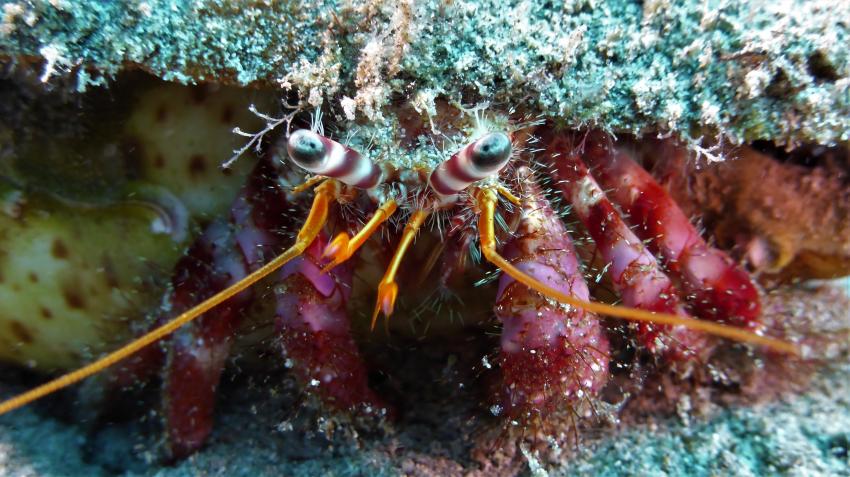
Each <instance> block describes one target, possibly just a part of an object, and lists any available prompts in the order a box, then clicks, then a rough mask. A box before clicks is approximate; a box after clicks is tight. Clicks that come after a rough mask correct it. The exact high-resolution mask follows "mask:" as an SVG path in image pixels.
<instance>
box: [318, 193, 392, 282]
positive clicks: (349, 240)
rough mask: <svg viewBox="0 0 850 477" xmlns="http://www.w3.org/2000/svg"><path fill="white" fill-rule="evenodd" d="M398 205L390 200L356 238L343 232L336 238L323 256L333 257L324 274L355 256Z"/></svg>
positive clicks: (379, 209) (376, 212)
mask: <svg viewBox="0 0 850 477" xmlns="http://www.w3.org/2000/svg"><path fill="white" fill-rule="evenodd" d="M397 208H398V205H397V204H396V201H395V200H393V199H390V200H388V201H386V202H384V203H383V204H381V207H379V208H378V210H376V211H375V213H374V214H373V215H372V217H371V218H370V219H369V221H368V222H366V225H364V226H363V228H362V229H361V230H360V231H359V232H357V233H356V234H355V235H354V237H349V236H348V234H347V233H345V232H341V233H340V234H339V235H337V236H336V238H334V239H333V241H332V242H331V243H329V244H328V246H327V247H325V251H324V253H323V254H322V256H323V257H330V256H333V260H332V261H331V263H329V264H327V265H326V266H325V267H324V268H322V273H327V272H328V271H329V270H330V269H332V268H334V267H335V266H337V265H339V264H340V263H342V262H344V261H346V260H348V259H349V258H351V256H352V255H354V252H356V251H357V250H358V249H359V248H360V247H361V246H363V244H364V243H366V240H368V239H369V237H371V236H372V234H374V233H375V231H377V230H378V227H380V226H381V224H383V223H384V222H386V221H387V220H388V219H389V218H390V217H391V216H392V215H393V214H394V213H395V211H396V209H397Z"/></svg>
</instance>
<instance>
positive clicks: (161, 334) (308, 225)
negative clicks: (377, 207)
mask: <svg viewBox="0 0 850 477" xmlns="http://www.w3.org/2000/svg"><path fill="white" fill-rule="evenodd" d="M339 188H340V187H339V183H338V182H336V181H333V180H328V181H325V182H323V183H322V184H320V185H319V186H318V187H316V196H315V198H314V199H313V205H312V207H311V209H310V214H309V215H308V216H307V220H306V221H305V222H304V226H303V227H302V228H301V231H300V232H298V237H297V238H296V240H295V243H294V244H293V245H292V247H290V248H289V249H288V250H286V251H285V252H283V253H282V254H280V255H278V256H277V257H276V258H275V259H274V260H272V261H271V262H269V263H267V264H266V265H264V266H262V267H261V268H258V269H257V270H256V271H254V272H252V273H251V274H250V275H247V276H246V277H245V278H243V279H242V280H240V281H238V282H236V283H234V284H233V285H231V286H230V287H228V288H225V289H224V290H222V291H220V292H218V293H216V294H215V295H213V296H211V297H210V298H208V299H206V300H204V301H203V302H201V303H199V304H198V305H195V306H194V307H193V308H191V309H189V310H187V311H185V312H184V313H181V314H180V315H178V316H177V317H176V318H174V319H172V320H171V321H169V322H167V323H165V324H164V325H162V326H160V327H158V328H155V329H153V330H151V331H150V332H148V333H146V334H144V335H142V336H140V337H139V338H137V339H135V340H133V341H131V342H130V343H128V344H126V345H124V346H122V347H121V348H119V349H117V350H116V351H113V352H112V353H109V354H107V355H106V356H104V357H102V358H100V359H98V360H97V361H95V362H93V363H90V364H88V365H86V366H83V367H82V368H80V369H77V370H75V371H72V372H70V373H67V374H63V375H62V376H59V377H58V378H56V379H54V380H52V381H49V382H47V383H45V384H42V385H41V386H38V387H36V388H34V389H31V390H29V391H27V392H24V393H22V394H19V395H17V396H15V397H13V398H11V399H8V400H6V401H3V402H2V403H0V415H2V414H5V413H7V412H10V411H14V410H15V409H18V408H19V407H22V406H25V405H27V404H29V403H31V402H33V401H35V400H37V399H40V398H42V397H44V396H47V395H49V394H53V393H54V392H56V391H59V390H60V389H63V388H66V387H68V386H70V385H72V384H75V383H77V382H79V381H82V380H83V379H86V378H88V377H89V376H92V375H94V374H97V373H99V372H100V371H102V370H103V369H105V368H108V367H110V366H112V365H114V364H116V363H118V362H120V361H122V360H124V359H126V358H128V357H129V356H132V355H133V354H134V353H136V352H137V351H139V350H141V349H142V348H144V347H146V346H149V345H151V344H153V343H156V342H157V341H159V340H161V339H162V338H165V337H166V336H168V335H170V334H171V333H173V332H174V331H175V330H177V329H178V328H180V327H181V326H183V325H185V324H186V323H189V322H190V321H192V320H194V319H196V318H198V317H199V316H201V315H203V314H204V313H206V312H208V311H210V310H211V309H213V308H215V307H216V306H218V305H219V304H221V303H223V302H225V301H227V300H228V299H230V298H232V297H233V296H235V295H237V294H239V293H240V292H242V291H244V290H245V289H247V288H248V287H250V286H251V285H253V284H255V283H257V282H258V281H260V280H262V279H263V278H265V277H266V276H268V275H269V274H271V273H272V272H274V271H275V270H277V269H279V268H280V267H282V266H284V265H285V264H286V263H287V262H289V261H290V260H292V259H293V258H296V257H298V256H299V255H301V254H302V253H303V252H304V250H306V249H307V247H308V246H309V245H310V244H311V243H312V242H313V240H314V239H315V238H316V236H318V235H319V233H320V232H321V230H322V228H323V227H324V226H325V222H327V218H328V208H329V206H330V204H331V203H332V202H333V201H334V200H336V198H337V196H338V195H339Z"/></svg>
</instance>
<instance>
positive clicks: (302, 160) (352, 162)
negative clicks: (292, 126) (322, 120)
mask: <svg viewBox="0 0 850 477" xmlns="http://www.w3.org/2000/svg"><path fill="white" fill-rule="evenodd" d="M286 149H287V151H288V152H289V158H290V159H291V160H292V162H294V163H295V164H296V165H297V166H299V167H301V168H303V169H306V170H307V171H309V172H312V173H314V174H318V175H322V176H327V177H332V178H334V179H337V180H339V181H340V182H343V183H345V184H348V185H350V186H352V187H356V188H358V189H372V188H374V187H376V186H377V185H378V184H380V183H381V181H382V180H383V171H382V170H381V168H380V167H378V165H377V164H375V163H373V162H372V161H370V160H369V159H367V158H365V157H363V156H361V155H360V154H359V153H358V152H357V151H355V150H354V149H351V148H350V147H347V146H344V145H342V144H340V143H338V142H336V141H334V140H332V139H328V138H326V137H325V136H322V135H320V134H317V133H315V132H313V131H310V130H308V129H299V130H298V131H295V132H294V133H292V135H290V136H289V140H288V141H287V143H286Z"/></svg>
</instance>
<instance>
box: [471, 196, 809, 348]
mask: <svg viewBox="0 0 850 477" xmlns="http://www.w3.org/2000/svg"><path fill="white" fill-rule="evenodd" d="M497 194H498V192H497V190H496V189H494V188H482V189H480V190H479V191H478V192H477V193H476V195H475V198H476V202H477V205H478V208H479V210H480V211H481V216H480V218H479V220H478V233H479V235H480V237H481V253H483V254H484V257H485V258H487V260H488V261H490V263H492V264H493V265H495V266H497V267H499V269H500V270H502V271H503V272H505V273H507V274H508V275H510V276H511V277H512V278H513V279H515V280H516V281H518V282H520V283H522V284H524V285H526V286H527V287H529V288H531V289H533V290H535V291H537V292H539V293H541V294H543V295H545V296H547V297H549V298H551V299H553V300H557V301H559V302H561V303H566V304H568V305H571V306H575V307H578V308H583V309H585V310H587V311H590V312H593V313H598V314H600V315H607V316H612V317H616V318H621V319H624V320H630V321H643V322H649V323H655V324H659V325H670V326H684V327H687V328H690V329H693V330H697V331H702V332H704V333H709V334H712V335H715V336H720V337H723V338H728V339H730V340H733V341H738V342H742V343H751V344H756V345H761V346H766V347H768V348H771V349H774V350H776V351H779V352H782V353H788V354H792V355H796V356H800V350H799V349H798V348H797V346H795V345H794V344H792V343H788V342H786V341H782V340H779V339H776V338H770V337H768V336H762V335H758V334H755V333H752V332H750V331H747V330H744V329H741V328H736V327H734V326H727V325H723V324H720V323H713V322H710V321H703V320H696V319H693V318H685V317H682V316H677V315H671V314H667V313H654V312H650V311H645V310H638V309H635V308H627V307H620V306H614V305H606V304H604V303H592V302H588V301H584V300H579V299H578V298H575V297H573V296H570V295H567V294H566V293H563V292H561V291H559V290H556V289H554V288H552V287H549V286H547V285H545V284H543V283H540V282H539V281H537V280H536V279H534V278H532V277H531V276H529V275H526V274H525V273H524V272H522V271H521V270H519V269H518V268H516V267H515V266H513V264H511V263H510V262H509V261H508V260H507V259H505V258H504V257H502V256H501V255H499V253H498V252H496V234H495V224H494V222H495V215H496V204H497V203H498V195H497Z"/></svg>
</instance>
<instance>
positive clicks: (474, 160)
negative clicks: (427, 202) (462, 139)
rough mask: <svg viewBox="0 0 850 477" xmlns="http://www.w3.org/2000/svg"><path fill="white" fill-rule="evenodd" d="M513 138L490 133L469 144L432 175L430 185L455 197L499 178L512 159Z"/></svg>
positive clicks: (439, 192) (503, 134) (501, 133)
mask: <svg viewBox="0 0 850 477" xmlns="http://www.w3.org/2000/svg"><path fill="white" fill-rule="evenodd" d="M511 149H512V146H511V138H510V137H508V135H507V134H505V133H503V132H492V133H488V134H486V135H484V136H482V137H480V138H478V139H476V140H475V141H473V142H471V143H469V144H467V145H466V146H465V147H464V148H463V149H461V150H460V151H458V152H456V153H455V154H454V155H452V157H450V158H449V159H448V160H446V161H445V162H443V163H442V164H440V165H439V166H437V168H436V169H434V170H433V171H431V176H430V177H429V178H428V183H429V184H430V185H431V188H432V189H434V191H435V192H437V193H438V194H440V195H444V196H445V195H453V194H457V193H458V192H460V191H462V190H464V189H466V188H467V187H469V186H470V185H472V184H473V183H474V182H478V181H480V180H482V179H486V178H487V177H490V176H492V175H494V174H498V173H499V171H500V170H502V168H504V167H505V165H506V164H507V163H508V160H509V159H510V158H511Z"/></svg>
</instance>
